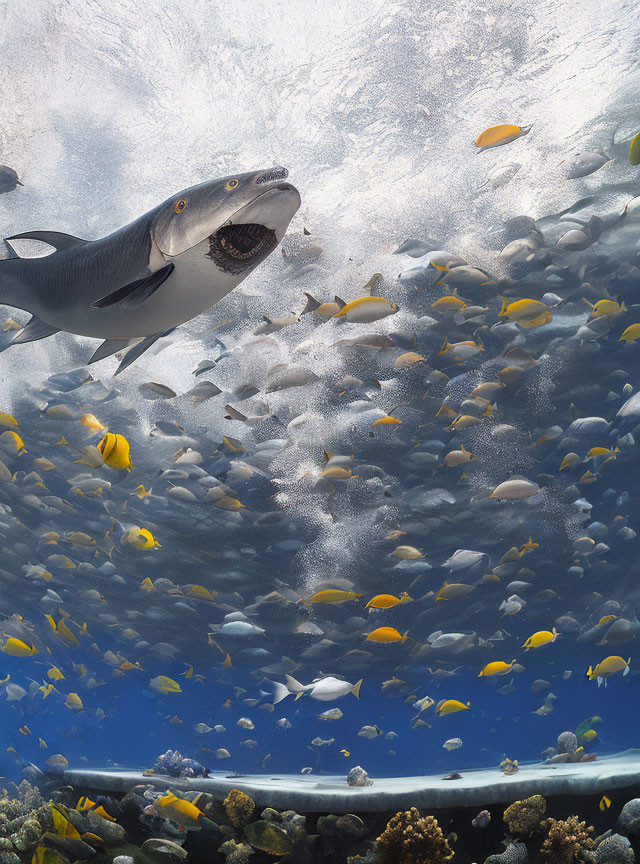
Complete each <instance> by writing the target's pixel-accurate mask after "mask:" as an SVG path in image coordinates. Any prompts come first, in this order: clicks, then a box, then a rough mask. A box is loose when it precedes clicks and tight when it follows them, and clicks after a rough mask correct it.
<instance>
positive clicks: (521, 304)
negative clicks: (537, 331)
mask: <svg viewBox="0 0 640 864" xmlns="http://www.w3.org/2000/svg"><path fill="white" fill-rule="evenodd" d="M499 314H500V317H501V318H507V319H508V320H509V321H513V322H514V323H515V324H519V325H520V326H521V327H541V326H542V325H543V324H548V323H549V321H551V311H550V310H549V307H548V306H546V305H545V304H544V303H541V302H540V301H539V300H530V299H528V298H524V299H522V300H516V301H515V302H513V303H509V301H508V300H506V299H505V298H504V297H503V298H502V308H501V309H500V313H499Z"/></svg>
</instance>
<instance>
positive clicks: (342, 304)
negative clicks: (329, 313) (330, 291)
mask: <svg viewBox="0 0 640 864" xmlns="http://www.w3.org/2000/svg"><path fill="white" fill-rule="evenodd" d="M333 302H334V303H337V304H338V306H339V307H340V308H341V309H344V307H345V306H346V305H347V304H346V302H345V301H344V300H343V299H342V297H338V295H337V294H336V296H335V297H334V298H333Z"/></svg>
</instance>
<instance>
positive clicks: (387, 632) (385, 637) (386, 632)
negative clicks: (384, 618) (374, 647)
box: [366, 627, 408, 643]
mask: <svg viewBox="0 0 640 864" xmlns="http://www.w3.org/2000/svg"><path fill="white" fill-rule="evenodd" d="M407 632H408V631H407ZM406 640H407V634H406V633H405V634H404V636H401V635H400V633H398V631H397V630H396V629H395V627H378V628H377V629H376V630H372V631H371V633H369V634H368V635H367V638H366V641H367V642H381V643H384V642H406Z"/></svg>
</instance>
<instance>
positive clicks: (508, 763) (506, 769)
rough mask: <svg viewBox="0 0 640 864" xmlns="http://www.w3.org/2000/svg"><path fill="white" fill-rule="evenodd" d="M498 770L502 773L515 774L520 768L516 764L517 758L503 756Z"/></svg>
mask: <svg viewBox="0 0 640 864" xmlns="http://www.w3.org/2000/svg"><path fill="white" fill-rule="evenodd" d="M500 770H501V771H502V773H503V774H517V772H518V771H519V770H520V766H519V765H518V760H517V759H513V760H511V759H509V757H508V756H505V757H504V759H503V760H502V762H501V763H500Z"/></svg>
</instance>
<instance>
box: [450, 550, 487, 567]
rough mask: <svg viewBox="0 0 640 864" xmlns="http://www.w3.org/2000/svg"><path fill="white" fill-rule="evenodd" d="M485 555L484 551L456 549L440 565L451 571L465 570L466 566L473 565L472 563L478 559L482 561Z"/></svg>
mask: <svg viewBox="0 0 640 864" xmlns="http://www.w3.org/2000/svg"><path fill="white" fill-rule="evenodd" d="M486 557H487V555H486V553H485V552H474V551H473V550H472V549H456V551H455V552H454V553H453V555H452V556H451V557H450V558H448V559H447V560H446V561H445V562H444V564H443V565H442V566H443V567H448V568H449V569H450V570H451V572H452V573H456V572H458V571H459V570H466V569H467V567H473V565H474V564H477V563H478V561H482V559H483V558H486Z"/></svg>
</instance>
